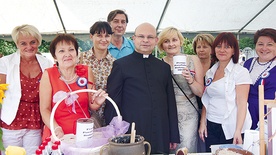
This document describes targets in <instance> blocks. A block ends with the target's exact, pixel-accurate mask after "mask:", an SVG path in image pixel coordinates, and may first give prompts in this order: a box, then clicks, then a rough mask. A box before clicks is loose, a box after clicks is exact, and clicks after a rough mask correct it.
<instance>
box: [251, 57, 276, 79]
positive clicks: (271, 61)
mask: <svg viewBox="0 0 276 155" xmlns="http://www.w3.org/2000/svg"><path fill="white" fill-rule="evenodd" d="M275 58H276V56H275V57H274V58H272V59H271V60H269V61H268V62H266V63H264V64H261V63H260V62H259V61H257V60H258V58H256V59H255V60H254V62H253V64H252V66H251V67H250V70H249V73H251V72H252V70H253V68H254V65H255V63H256V61H257V63H258V64H259V65H260V66H265V65H267V64H269V65H268V66H267V67H266V68H265V69H264V70H263V71H262V72H261V74H259V76H258V77H257V79H256V81H255V82H254V83H253V84H255V83H256V82H257V81H258V80H259V79H260V78H261V77H262V76H263V75H264V73H265V72H266V71H267V70H268V69H269V68H270V66H271V64H272V63H273V61H274V59H275ZM268 75H269V74H267V76H268ZM267 76H266V77H267ZM263 78H264V77H262V79H263Z"/></svg>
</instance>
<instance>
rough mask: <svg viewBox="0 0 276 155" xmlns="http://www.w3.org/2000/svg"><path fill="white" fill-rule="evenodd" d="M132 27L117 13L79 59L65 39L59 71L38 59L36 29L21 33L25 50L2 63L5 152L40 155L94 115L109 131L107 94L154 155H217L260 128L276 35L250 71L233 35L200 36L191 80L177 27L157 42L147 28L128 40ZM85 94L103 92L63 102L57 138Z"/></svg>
mask: <svg viewBox="0 0 276 155" xmlns="http://www.w3.org/2000/svg"><path fill="white" fill-rule="evenodd" d="M127 23H128V16H127V14H126V13H125V12H124V11H122V10H114V11H111V12H110V13H109V15H108V17H107V22H104V21H98V22H95V23H94V24H93V25H92V26H91V28H90V39H91V41H92V42H93V47H92V48H91V49H90V50H89V51H86V52H79V51H78V43H77V41H76V39H75V38H74V36H73V35H70V34H58V35H57V36H56V37H55V38H54V39H53V40H52V42H51V45H50V53H51V55H52V57H53V58H54V60H55V64H52V62H51V61H50V60H48V59H46V58H44V57H43V56H41V55H39V54H37V53H38V47H39V45H40V44H41V40H42V37H41V35H40V33H39V31H38V30H37V29H36V28H35V27H34V26H32V25H22V26H17V27H15V28H14V30H13V32H12V38H13V40H14V42H15V44H16V46H17V48H18V50H17V52H15V53H13V54H11V55H8V56H4V57H2V58H1V59H0V83H7V84H9V87H8V90H7V91H6V92H5V96H6V97H5V98H4V100H3V104H2V109H1V122H0V123H1V129H2V131H3V136H2V140H3V144H4V147H7V146H8V145H14V146H20V147H24V148H25V149H26V151H27V154H33V153H34V151H35V149H37V148H38V146H39V145H40V144H41V141H42V140H43V139H45V138H46V137H49V136H51V134H55V135H56V136H57V137H59V138H61V137H62V136H64V134H70V133H75V132H76V121H77V120H78V119H79V118H90V117H92V118H94V119H95V125H96V126H97V127H103V126H105V125H107V124H109V123H110V121H111V120H112V118H113V117H114V116H116V112H115V109H114V107H113V106H112V104H110V103H109V101H106V100H105V97H106V96H107V95H108V96H109V97H110V98H112V99H113V100H114V101H115V103H116V104H117V106H118V108H119V110H120V112H121V115H122V117H123V119H124V120H125V121H127V122H129V123H132V122H135V124H136V125H135V126H136V134H138V135H142V136H144V137H145V140H146V141H148V142H150V144H151V153H156V154H157V153H160V154H168V153H175V152H176V151H177V150H178V149H181V148H183V147H187V148H188V149H189V152H197V151H198V147H199V145H198V143H201V142H204V144H203V145H205V147H203V150H201V151H204V152H205V151H207V152H210V145H214V144H224V143H225V144H227V143H233V144H242V143H243V133H244V130H246V129H256V128H257V123H258V118H259V115H258V113H259V112H258V111H259V109H258V85H259V84H263V85H264V86H265V87H264V88H265V98H266V99H274V98H275V90H276V83H275V80H273V77H275V76H276V73H275V72H276V67H275V65H276V61H275V56H276V30H275V29H270V28H266V29H261V30H259V31H257V32H256V34H255V35H254V43H255V45H256V52H257V55H258V57H256V58H251V59H249V60H247V61H246V62H245V63H244V67H243V66H241V65H240V64H239V63H238V60H239V46H238V42H237V39H236V38H235V36H234V35H233V34H232V33H228V32H223V33H220V34H218V36H217V37H216V38H214V37H213V36H212V35H210V34H198V35H197V36H196V37H195V38H194V40H193V49H194V51H195V53H196V55H186V67H184V69H183V71H182V74H173V71H172V70H173V67H174V64H173V57H174V56H176V55H182V54H183V49H182V45H183V42H184V37H183V35H182V34H181V32H180V31H179V30H178V29H177V28H174V27H168V28H166V29H164V30H163V31H162V32H160V33H159V35H158V36H157V32H156V29H155V27H154V26H153V25H152V24H150V23H142V24H140V25H139V26H137V28H136V29H135V32H134V35H133V37H132V40H129V39H127V38H126V37H124V36H123V35H124V33H125V30H126V26H127ZM156 46H157V47H158V49H159V50H160V51H164V52H165V53H166V56H165V57H163V58H162V59H161V60H160V59H158V58H156V57H155V56H153V55H152V51H153V50H154V48H155V47H156ZM79 89H95V90H97V91H96V92H95V93H79V94H75V95H70V96H68V98H67V99H65V100H64V101H62V104H60V105H59V107H58V108H57V110H56V113H55V117H54V133H51V131H50V130H49V129H50V114H51V112H52V108H53V106H54V105H55V104H56V103H57V102H58V101H59V100H60V99H61V98H62V96H64V95H67V94H68V93H70V92H72V91H75V90H79ZM128 132H130V130H129V131H128ZM41 133H42V134H41ZM197 137H199V138H200V139H201V140H198V138H197ZM2 154H5V153H4V151H2Z"/></svg>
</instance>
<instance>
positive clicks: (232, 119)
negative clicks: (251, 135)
mask: <svg viewBox="0 0 276 155" xmlns="http://www.w3.org/2000/svg"><path fill="white" fill-rule="evenodd" d="M218 66H219V62H218V63H216V64H215V65H214V66H213V67H212V68H211V69H209V70H208V71H207V73H206V76H205V83H206V89H205V91H204V93H203V96H202V103H203V105H204V106H205V108H206V111H207V116H206V117H207V119H208V117H209V116H208V108H209V107H208V105H209V104H210V101H211V98H212V97H216V96H210V94H208V86H209V85H211V84H212V80H213V78H214V75H215V73H216V70H217V68H218ZM224 78H225V83H224V87H225V89H224V94H225V102H226V105H227V107H226V109H227V111H225V114H224V117H223V121H222V128H223V131H224V134H225V137H226V139H231V138H233V136H234V132H235V129H236V122H237V103H236V85H241V84H251V83H252V80H251V78H250V75H249V72H248V70H247V69H246V68H244V67H242V66H241V65H240V64H234V63H233V61H232V60H231V61H230V62H229V63H228V65H227V66H226V68H225V69H224ZM218 110H220V109H218ZM251 123H252V120H251V117H250V114H249V111H248V109H247V112H246V118H245V121H244V125H243V129H242V132H244V130H246V129H250V127H251Z"/></svg>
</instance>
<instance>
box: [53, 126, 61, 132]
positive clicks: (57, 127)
mask: <svg viewBox="0 0 276 155" xmlns="http://www.w3.org/2000/svg"><path fill="white" fill-rule="evenodd" d="M58 128H60V129H62V128H61V127H60V126H57V127H55V129H54V131H56V130H57V129H58Z"/></svg>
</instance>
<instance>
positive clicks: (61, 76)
mask: <svg viewBox="0 0 276 155" xmlns="http://www.w3.org/2000/svg"><path fill="white" fill-rule="evenodd" d="M58 72H59V74H60V78H61V79H62V80H63V81H64V82H66V83H70V82H72V81H73V80H75V78H76V77H77V74H76V73H75V74H74V77H73V78H72V79H69V80H66V79H65V78H64V77H63V74H62V72H61V71H60V69H59V68H58Z"/></svg>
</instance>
